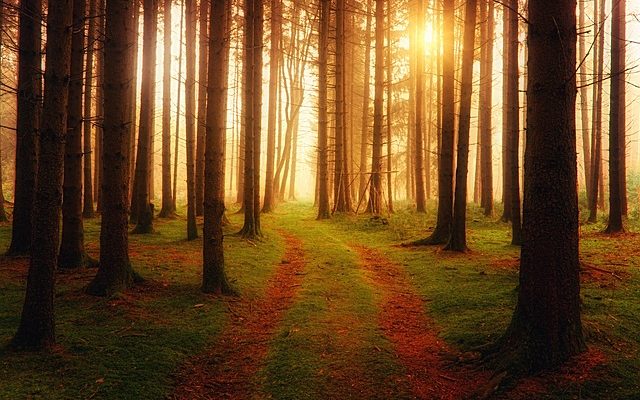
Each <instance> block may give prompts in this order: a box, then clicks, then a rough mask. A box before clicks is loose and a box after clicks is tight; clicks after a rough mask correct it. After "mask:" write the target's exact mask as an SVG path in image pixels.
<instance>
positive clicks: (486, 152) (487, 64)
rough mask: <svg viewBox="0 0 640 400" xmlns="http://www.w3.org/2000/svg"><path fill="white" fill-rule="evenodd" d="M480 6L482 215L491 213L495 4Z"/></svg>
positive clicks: (488, 0)
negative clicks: (484, 15)
mask: <svg viewBox="0 0 640 400" xmlns="http://www.w3.org/2000/svg"><path fill="white" fill-rule="evenodd" d="M483 3H485V4H483V5H482V7H483V8H485V6H486V5H487V4H488V10H487V22H486V27H485V28H484V29H485V30H486V43H484V42H483V43H482V52H483V53H484V55H483V56H482V57H481V62H482V64H481V65H480V69H481V72H480V77H481V79H482V80H481V81H480V85H481V86H482V88H481V89H480V91H481V96H482V99H483V100H484V101H483V102H482V104H481V105H480V116H479V118H480V170H481V174H480V192H481V196H480V205H481V206H482V208H483V209H484V215H485V216H490V215H491V214H493V157H492V147H493V127H492V105H493V40H494V25H495V23H494V15H495V10H494V9H495V6H494V2H493V1H492V0H483Z"/></svg>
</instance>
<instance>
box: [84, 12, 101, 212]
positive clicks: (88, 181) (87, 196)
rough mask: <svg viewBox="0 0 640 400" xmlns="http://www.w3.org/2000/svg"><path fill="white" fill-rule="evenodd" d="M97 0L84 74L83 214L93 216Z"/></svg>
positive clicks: (91, 13) (90, 27)
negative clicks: (94, 73)
mask: <svg viewBox="0 0 640 400" xmlns="http://www.w3.org/2000/svg"><path fill="white" fill-rule="evenodd" d="M96 6H97V0H89V15H88V17H89V31H88V32H87V61H86V66H85V76H84V112H83V113H84V131H83V135H84V137H83V151H84V159H83V162H84V171H83V179H84V197H83V210H82V216H83V217H84V218H93V217H94V216H95V213H94V208H93V166H92V160H93V151H92V148H91V133H92V128H93V124H94V120H93V114H92V111H93V107H92V105H93V82H94V77H93V67H94V66H93V64H94V62H93V61H94V55H95V48H96V45H95V41H96V39H97V35H96V30H97V25H98V21H97V18H96V13H97V7H96Z"/></svg>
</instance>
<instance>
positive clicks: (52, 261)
mask: <svg viewBox="0 0 640 400" xmlns="http://www.w3.org/2000/svg"><path fill="white" fill-rule="evenodd" d="M72 9H73V2H72V0H59V1H56V2H55V3H53V2H51V3H50V4H49V8H48V17H47V37H48V38H49V40H48V41H47V49H46V51H47V55H48V56H47V60H46V71H45V87H44V105H43V108H42V125H41V127H42V131H41V132H40V137H39V150H40V151H39V161H40V168H38V177H37V184H36V193H35V202H34V204H33V217H34V221H37V223H36V224H34V229H33V238H32V239H33V243H37V244H38V245H37V246H33V249H32V251H31V262H30V264H29V275H28V278H27V292H26V296H25V301H24V307H23V309H22V317H21V319H20V326H19V328H18V332H17V333H16V335H15V336H14V338H13V341H12V344H13V345H14V346H15V347H17V348H21V349H30V350H42V349H44V350H48V349H50V348H51V347H52V346H53V345H54V344H55V327H54V308H53V298H54V286H55V277H54V272H55V268H56V263H57V256H58V245H59V243H58V240H59V238H60V233H59V230H60V211H61V206H60V204H61V200H62V180H63V177H62V176H63V165H64V138H65V133H66V123H67V101H68V97H69V92H68V89H69V72H70V65H71V32H72V30H71V29H70V27H71V24H72ZM30 15H34V14H33V13H32V14H30ZM36 15H37V14H36ZM36 26H37V28H40V26H39V25H36ZM32 117H33V116H32Z"/></svg>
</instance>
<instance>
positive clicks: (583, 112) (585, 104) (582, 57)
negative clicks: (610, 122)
mask: <svg viewBox="0 0 640 400" xmlns="http://www.w3.org/2000/svg"><path fill="white" fill-rule="evenodd" d="M578 3H579V4H578V6H579V11H580V19H579V23H578V25H579V29H580V30H581V31H585V32H586V26H585V9H584V3H585V0H580V1H579V2H578ZM595 26H597V25H595ZM585 35H586V34H585V33H583V34H581V35H578V48H579V52H578V53H579V57H578V62H579V64H580V81H579V85H580V117H581V123H580V128H581V129H580V132H581V133H582V135H581V136H582V159H583V161H584V163H583V166H584V182H585V189H586V192H587V193H589V192H590V188H591V143H590V142H589V100H588V96H589V93H588V88H587V63H586V56H587V49H586V40H585Z"/></svg>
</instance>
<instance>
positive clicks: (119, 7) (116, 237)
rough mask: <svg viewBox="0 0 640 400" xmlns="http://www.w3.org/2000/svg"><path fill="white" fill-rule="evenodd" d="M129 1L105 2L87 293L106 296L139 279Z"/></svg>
mask: <svg viewBox="0 0 640 400" xmlns="http://www.w3.org/2000/svg"><path fill="white" fill-rule="evenodd" d="M132 3H133V2H131V1H130V0H107V6H106V28H105V29H106V31H105V33H106V35H105V37H106V39H105V68H104V72H105V79H104V81H105V87H104V100H105V102H104V107H105V109H104V110H105V119H104V153H103V154H104V161H105V162H104V164H103V171H102V173H103V179H102V183H103V185H104V186H103V191H102V192H103V196H104V197H103V207H102V224H101V225H100V249H101V251H100V264H99V265H100V267H99V269H98V273H97V274H96V276H95V278H94V279H93V280H92V281H91V283H90V284H89V286H88V288H87V292H88V293H89V294H92V295H95V296H107V295H110V294H113V293H115V292H118V291H121V290H124V289H126V288H128V287H130V286H131V285H133V283H134V282H135V281H139V280H140V277H139V276H138V275H137V274H136V273H135V272H134V271H133V268H132V267H131V262H130V261H129V234H128V228H129V225H128V209H127V208H128V207H127V204H128V195H129V149H130V140H131V138H130V134H129V125H130V124H131V123H132V120H131V117H132V115H131V103H130V102H131V99H132V91H134V90H135V89H134V88H133V87H132V84H131V83H132V81H133V80H132V79H131V77H132V74H133V68H132V65H133V57H132V52H133V46H132V43H133V42H134V35H137V29H136V27H135V26H133V9H134V7H135V5H134V4H132Z"/></svg>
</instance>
